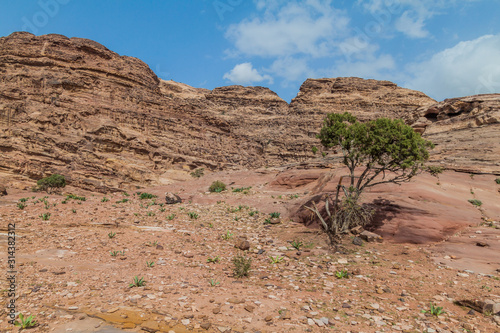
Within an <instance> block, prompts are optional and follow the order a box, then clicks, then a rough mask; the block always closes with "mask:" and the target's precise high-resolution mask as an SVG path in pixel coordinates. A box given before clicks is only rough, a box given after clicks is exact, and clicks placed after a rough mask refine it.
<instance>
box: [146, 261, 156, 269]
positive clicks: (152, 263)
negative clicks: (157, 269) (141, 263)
mask: <svg viewBox="0 0 500 333" xmlns="http://www.w3.org/2000/svg"><path fill="white" fill-rule="evenodd" d="M154 265H155V262H154V261H146V266H147V267H149V268H151V267H153V266H154Z"/></svg>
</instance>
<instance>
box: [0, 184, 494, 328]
mask: <svg viewBox="0 0 500 333" xmlns="http://www.w3.org/2000/svg"><path fill="white" fill-rule="evenodd" d="M236 185H239V184H236ZM236 185H235V186H236ZM183 186H186V184H184V185H183ZM164 190H165V188H159V189H156V191H155V190H154V189H148V191H149V192H151V193H153V192H154V193H156V194H160V193H162V192H163V191H164ZM66 192H73V193H74V194H75V195H77V196H79V197H85V200H80V199H82V198H76V199H75V198H74V199H68V198H67V197H66V196H64V195H49V196H48V197H45V198H44V196H45V194H40V193H31V192H27V191H18V192H17V193H12V194H9V195H8V196H6V197H2V198H1V205H0V225H1V228H2V238H1V240H2V242H1V243H0V251H1V252H2V257H1V259H0V260H1V261H0V269H1V270H2V271H5V272H7V270H8V269H7V264H8V262H7V237H6V232H7V225H8V223H15V225H16V236H17V239H16V253H15V256H16V262H15V264H16V269H17V274H16V295H17V298H16V303H15V304H16V311H17V312H20V313H23V314H24V315H29V314H31V315H35V316H36V319H37V321H38V323H39V325H38V327H36V328H34V329H32V330H31V331H32V332H70V331H71V332H113V330H112V329H111V328H112V327H114V328H116V329H121V330H125V331H131V332H138V331H141V330H142V331H148V332H156V331H158V332H188V331H189V332H198V331H199V332H206V331H208V332H288V331H295V332H328V331H337V332H467V331H468V332H500V326H499V324H500V319H499V318H498V317H496V316H492V315H491V314H489V313H486V314H481V313H479V312H477V311H470V309H469V308H467V307H462V306H459V305H456V304H455V302H456V301H461V300H471V301H472V300H492V301H493V302H494V303H495V302H496V303H500V296H499V295H500V274H499V272H498V271H496V269H497V268H500V266H498V267H497V266H495V265H496V264H497V262H498V256H497V255H496V254H498V252H495V251H493V252H492V253H489V252H487V251H491V249H492V248H494V246H497V244H498V243H499V236H500V235H499V234H498V229H497V228H498V225H499V224H498V223H497V221H493V220H492V221H484V224H483V225H482V226H479V225H478V226H474V227H470V228H468V229H465V230H462V231H461V232H459V233H457V234H456V235H455V236H453V237H451V238H449V239H448V241H446V242H440V243H430V244H398V243H394V242H392V241H391V242H387V241H386V242H384V243H366V242H365V243H363V245H361V246H358V245H354V244H352V239H353V238H354V235H348V236H346V238H345V240H344V242H343V245H342V246H341V247H340V248H339V249H337V251H336V252H334V251H331V250H330V249H329V247H328V244H327V243H326V241H327V239H326V237H325V235H324V234H323V233H322V232H321V231H318V230H315V229H310V228H306V227H304V226H303V225H302V224H299V223H294V222H292V221H290V219H289V218H282V219H281V223H279V224H266V219H268V218H269V217H270V216H269V213H270V212H273V210H272V209H273V208H274V207H282V206H283V204H284V203H285V201H287V202H288V203H290V202H293V201H294V200H300V197H294V196H290V193H294V192H293V190H291V191H288V192H283V194H280V195H281V198H279V199H278V198H277V193H273V194H271V193H269V192H267V191H265V188H264V187H262V188H259V186H254V187H252V188H251V189H249V190H248V193H247V194H243V193H242V192H232V191H231V190H229V191H226V192H224V193H220V194H215V193H212V194H209V193H204V192H201V193H198V194H197V196H195V197H193V198H191V199H186V200H185V201H184V202H182V203H179V204H175V205H166V204H163V203H164V199H163V197H162V196H159V197H157V198H153V199H140V198H139V195H138V194H137V193H129V194H128V195H126V194H108V195H103V194H97V193H85V192H83V191H81V190H77V189H71V188H68V189H66ZM149 192H148V193H149ZM301 195H302V194H301ZM271 196H272V197H271ZM183 197H185V196H184V195H183ZM252 197H255V198H254V199H255V200H250V199H249V198H252ZM264 197H268V201H269V202H273V203H274V206H273V205H272V204H271V205H265V208H264V209H263V208H262V207H259V206H258V203H259V202H262V201H263V198H264ZM21 198H27V199H26V201H25V202H21V200H20V199H21ZM201 198H204V200H201ZM257 198H258V199H257ZM20 203H22V204H24V205H25V207H22V208H20V207H19V206H18V204H20ZM252 203H253V204H252ZM276 211H279V209H277V210H276ZM48 213H50V216H49V217H48V219H46V220H43V219H42V217H43V214H48ZM45 216H47V215H45ZM283 216H285V214H283ZM243 240H246V241H248V243H249V244H248V245H249V246H250V248H249V250H246V251H244V250H241V249H238V248H236V247H235V245H239V246H242V245H245V244H244V241H243ZM478 242H483V243H487V245H486V246H484V247H483V246H478V245H477V243H478ZM294 245H295V247H296V248H295V247H294ZM462 246H471V247H473V248H474V250H477V249H480V250H482V251H483V252H482V254H483V256H482V258H476V259H477V260H475V261H474V259H472V261H470V262H468V261H467V260H469V259H467V260H464V257H466V255H467V252H470V251H469V250H467V249H465V250H463V251H462V253H461V254H460V253H459V251H461V249H462ZM237 256H243V257H245V258H250V259H251V268H250V271H249V275H248V276H247V277H242V278H237V277H235V276H234V272H233V269H234V263H233V259H234V258H235V257H237ZM480 259H481V260H483V261H485V262H484V265H486V267H487V272H486V271H485V272H486V273H482V272H481V269H475V270H473V269H471V267H472V266H471V265H472V264H473V263H477V262H479V261H480ZM151 262H154V264H153V265H152V267H148V263H151ZM487 262H490V264H488V263H487ZM488 265H489V266H491V267H488ZM453 267H456V268H453ZM474 267H479V266H474ZM464 270H466V271H464ZM343 272H344V273H346V274H347V276H346V277H342V275H343ZM134 277H138V278H143V279H144V281H145V285H144V286H141V287H130V286H129V285H130V284H131V283H133V282H134V281H133V279H134ZM2 285H4V286H6V287H4V288H2V291H1V294H0V299H1V302H2V304H7V302H9V301H10V297H8V283H7V276H6V275H3V276H2ZM431 303H432V304H433V305H436V306H441V307H443V309H444V311H445V313H444V314H441V315H439V316H434V315H431V314H430V313H429V312H428V311H429V310H430V304H431ZM0 311H1V321H0V331H1V332H16V331H17V330H18V329H17V328H13V327H12V326H11V325H10V324H8V322H7V309H6V308H5V307H2V309H1V310H0ZM424 311H427V312H426V313H423V312H424Z"/></svg>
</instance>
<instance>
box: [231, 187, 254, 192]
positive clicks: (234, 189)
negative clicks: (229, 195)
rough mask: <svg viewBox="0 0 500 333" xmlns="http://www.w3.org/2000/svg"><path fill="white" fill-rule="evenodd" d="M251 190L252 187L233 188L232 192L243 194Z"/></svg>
mask: <svg viewBox="0 0 500 333" xmlns="http://www.w3.org/2000/svg"><path fill="white" fill-rule="evenodd" d="M251 188H252V186H248V187H237V188H233V192H245V191H248V190H250V189H251Z"/></svg>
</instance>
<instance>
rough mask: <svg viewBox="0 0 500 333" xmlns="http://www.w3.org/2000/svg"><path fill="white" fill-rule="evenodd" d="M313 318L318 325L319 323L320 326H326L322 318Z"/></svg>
mask: <svg viewBox="0 0 500 333" xmlns="http://www.w3.org/2000/svg"><path fill="white" fill-rule="evenodd" d="M313 320H314V322H315V323H316V325H318V326H319V327H324V326H325V323H324V322H322V321H321V320H319V319H313Z"/></svg>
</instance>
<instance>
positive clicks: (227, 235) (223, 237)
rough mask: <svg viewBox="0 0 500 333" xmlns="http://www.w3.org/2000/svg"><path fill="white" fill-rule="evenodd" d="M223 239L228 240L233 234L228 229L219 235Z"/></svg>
mask: <svg viewBox="0 0 500 333" xmlns="http://www.w3.org/2000/svg"><path fill="white" fill-rule="evenodd" d="M221 237H222V239H223V240H229V239H231V237H233V234H232V233H231V232H230V231H229V230H228V231H226V233H225V234H224V235H222V236H221Z"/></svg>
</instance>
